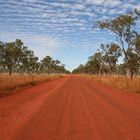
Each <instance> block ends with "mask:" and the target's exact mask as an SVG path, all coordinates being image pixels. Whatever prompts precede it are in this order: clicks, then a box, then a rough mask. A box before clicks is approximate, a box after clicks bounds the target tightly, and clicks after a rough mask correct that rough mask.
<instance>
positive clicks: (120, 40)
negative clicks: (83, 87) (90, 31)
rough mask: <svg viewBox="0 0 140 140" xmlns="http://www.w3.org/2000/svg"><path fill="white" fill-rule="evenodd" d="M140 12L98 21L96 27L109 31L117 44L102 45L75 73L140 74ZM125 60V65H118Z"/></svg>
mask: <svg viewBox="0 0 140 140" xmlns="http://www.w3.org/2000/svg"><path fill="white" fill-rule="evenodd" d="M139 18H140V11H138V10H137V9H135V10H134V11H133V12H131V13H129V14H126V15H120V16H118V17H116V18H114V19H112V20H104V21H98V22H97V24H96V25H95V27H98V28H100V29H101V30H103V29H105V30H108V31H110V32H112V33H114V35H116V38H117V40H116V42H117V43H114V42H112V43H106V44H101V45H100V49H99V50H98V51H97V52H96V53H95V54H94V55H93V56H91V57H89V59H88V61H87V63H86V64H84V65H80V66H79V67H78V68H76V69H74V70H73V73H89V74H98V75H100V74H122V75H130V76H131V79H132V78H133V76H134V75H139V74H140V34H139V33H138V32H137V31H136V26H135V25H136V24H137V21H138V20H139ZM119 60H123V63H118V62H119Z"/></svg>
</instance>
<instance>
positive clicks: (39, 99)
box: [0, 76, 140, 140]
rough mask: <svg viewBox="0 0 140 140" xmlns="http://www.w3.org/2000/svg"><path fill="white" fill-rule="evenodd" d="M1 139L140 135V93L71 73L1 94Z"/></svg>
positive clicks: (138, 138) (107, 139) (136, 139)
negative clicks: (108, 85) (121, 89)
mask: <svg viewBox="0 0 140 140" xmlns="http://www.w3.org/2000/svg"><path fill="white" fill-rule="evenodd" d="M0 140H140V96H139V95H134V94H127V93H119V92H118V91H114V90H112V89H109V88H107V87H104V86H102V85H100V84H97V83H96V82H94V81H92V80H89V79H86V78H83V77H80V76H69V77H66V78H62V79H59V80H55V81H52V82H49V83H45V84H42V85H39V86H36V87H32V88H29V89H25V90H24V91H21V92H20V93H17V94H14V95H12V96H9V97H4V98H1V99H0Z"/></svg>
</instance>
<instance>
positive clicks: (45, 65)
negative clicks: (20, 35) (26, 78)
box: [0, 39, 69, 75]
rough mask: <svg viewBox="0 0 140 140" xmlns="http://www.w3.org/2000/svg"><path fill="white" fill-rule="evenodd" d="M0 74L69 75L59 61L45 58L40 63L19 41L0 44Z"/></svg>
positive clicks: (48, 57)
mask: <svg viewBox="0 0 140 140" xmlns="http://www.w3.org/2000/svg"><path fill="white" fill-rule="evenodd" d="M0 72H1V73H3V72H4V73H9V74H10V75H11V74H12V73H13V72H14V73H29V74H32V73H38V74H39V73H47V74H59V73H69V71H67V70H66V69H65V65H64V64H61V62H60V61H59V60H54V59H53V58H52V57H50V56H46V57H45V58H43V59H42V60H41V61H39V58H38V57H37V56H35V54H34V52H33V51H32V50H29V49H28V47H26V46H24V44H23V42H22V41H21V40H20V39H16V41H15V42H8V43H7V42H6V43H3V42H0Z"/></svg>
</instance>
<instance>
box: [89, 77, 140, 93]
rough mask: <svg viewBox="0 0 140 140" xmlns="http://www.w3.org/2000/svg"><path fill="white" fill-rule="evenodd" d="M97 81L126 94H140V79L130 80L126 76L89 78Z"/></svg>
mask: <svg viewBox="0 0 140 140" xmlns="http://www.w3.org/2000/svg"><path fill="white" fill-rule="evenodd" d="M88 77H89V78H91V79H94V80H95V81H98V82H101V83H103V84H105V85H107V86H109V87H112V88H116V89H120V90H123V91H126V92H131V93H138V94H140V77H139V76H137V77H134V78H133V80H132V81H131V80H130V77H126V76H119V75H117V76H96V75H92V76H88Z"/></svg>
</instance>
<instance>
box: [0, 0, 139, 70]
mask: <svg viewBox="0 0 140 140" xmlns="http://www.w3.org/2000/svg"><path fill="white" fill-rule="evenodd" d="M135 8H137V9H138V10H140V0H0V41H3V42H10V41H15V40H16V39H21V40H22V41H23V42H24V45H25V46H28V48H29V49H31V50H34V52H35V55H37V56H38V57H39V58H40V59H42V58H43V57H45V56H47V55H50V56H51V57H53V58H54V59H59V60H60V61H61V62H62V63H63V64H66V68H67V69H69V70H70V71H72V70H73V69H74V68H76V67H77V66H78V65H79V64H83V63H85V62H86V61H87V59H88V57H89V56H91V55H93V54H94V53H95V52H96V51H97V50H98V49H99V47H100V44H101V43H109V42H112V41H114V40H116V37H115V35H114V34H113V33H111V32H106V31H101V30H99V29H98V28H93V25H94V24H95V23H96V22H97V21H100V20H106V19H112V18H114V17H117V16H118V15H120V14H125V13H128V12H129V11H132V10H133V9H135ZM137 29H138V30H140V22H139V24H138V25H137Z"/></svg>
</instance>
